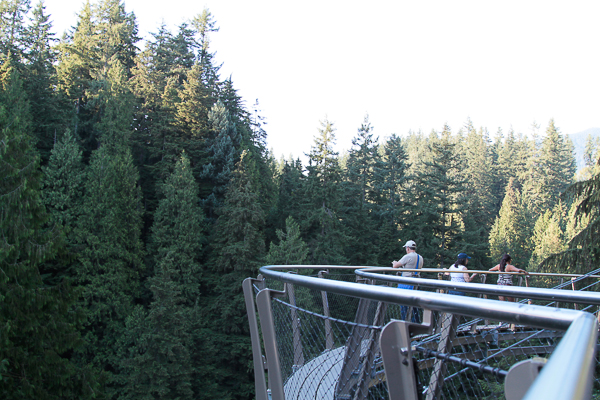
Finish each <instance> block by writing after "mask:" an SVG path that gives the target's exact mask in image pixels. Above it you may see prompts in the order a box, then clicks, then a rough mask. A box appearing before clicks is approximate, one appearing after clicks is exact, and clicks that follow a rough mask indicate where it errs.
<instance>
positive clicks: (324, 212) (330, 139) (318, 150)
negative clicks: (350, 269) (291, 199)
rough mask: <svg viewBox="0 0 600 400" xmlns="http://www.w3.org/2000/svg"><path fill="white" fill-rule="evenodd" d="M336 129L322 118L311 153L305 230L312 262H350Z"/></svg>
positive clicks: (305, 200)
mask: <svg viewBox="0 0 600 400" xmlns="http://www.w3.org/2000/svg"><path fill="white" fill-rule="evenodd" d="M334 144H335V128H334V126H333V123H332V122H330V121H329V120H324V121H321V128H320V129H319V135H317V136H316V137H315V140H314V144H313V146H312V147H311V150H310V153H309V154H308V157H309V163H308V166H307V170H308V176H307V179H306V185H304V192H303V205H302V214H301V218H300V220H301V221H302V226H301V229H302V231H303V234H304V237H306V241H307V244H308V246H309V248H310V255H309V261H310V263H311V264H320V265H327V264H332V265H335V264H339V265H343V264H346V262H347V260H346V257H345V244H346V240H347V234H346V232H345V231H344V227H343V225H342V224H341V223H340V208H341V200H342V192H341V188H340V180H341V167H340V165H339V163H338V153H337V152H335V151H334V149H333V145H334Z"/></svg>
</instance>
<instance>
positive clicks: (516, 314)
mask: <svg viewBox="0 0 600 400" xmlns="http://www.w3.org/2000/svg"><path fill="white" fill-rule="evenodd" d="M261 272H263V273H264V272H267V271H266V270H264V269H263V270H261ZM438 273H439V272H438ZM277 274H279V275H276V274H274V273H271V272H268V276H267V277H266V278H262V279H258V280H255V281H254V282H253V286H249V285H248V287H249V288H251V290H250V289H248V288H247V287H246V286H245V288H244V289H245V294H246V296H247V298H246V304H247V307H249V302H252V307H251V308H248V312H249V321H250V324H251V331H253V329H254V332H253V353H258V356H257V354H255V375H259V376H257V377H256V379H257V380H256V385H257V399H263V398H264V399H265V400H266V399H267V398H269V396H272V398H273V399H288V400H290V399H388V398H393V399H395V398H407V399H409V398H410V399H481V398H486V399H504V398H507V399H520V398H523V396H524V395H525V393H526V392H527V390H528V389H529V388H530V386H531V385H532V383H533V382H534V381H536V376H537V375H538V374H539V373H540V371H542V370H544V369H546V370H550V369H551V368H550V367H544V366H545V365H546V363H547V361H548V360H549V358H550V356H551V355H552V354H553V353H554V352H555V350H556V349H557V347H558V346H559V344H560V343H561V339H562V338H563V337H564V336H565V331H566V330H567V328H568V326H570V324H571V323H572V322H573V321H574V319H575V318H576V317H577V316H581V315H590V316H591V314H589V312H593V313H596V314H597V312H598V311H597V310H598V304H600V296H599V295H598V294H597V293H594V292H595V291H596V290H597V287H598V280H597V278H591V279H587V280H585V279H581V280H574V281H571V278H569V280H568V282H565V280H564V279H563V282H562V284H563V286H564V287H567V286H568V285H571V287H569V293H570V292H573V287H577V291H581V290H585V291H589V292H590V293H589V294H588V295H587V296H588V297H589V299H592V300H588V301H591V302H592V303H591V304H585V303H582V301H583V300H582V299H580V298H578V299H575V301H573V302H567V301H566V300H565V299H564V298H560V299H559V300H560V301H556V300H555V299H554V298H546V300H544V297H543V295H541V294H539V293H537V294H536V296H537V297H534V296H533V294H535V293H534V289H529V288H527V287H524V288H522V289H523V290H525V291H529V292H527V293H528V296H531V297H532V298H528V297H523V293H525V292H521V293H520V294H521V296H520V297H519V299H520V300H519V301H521V302H522V303H521V304H519V303H508V302H499V301H497V300H493V301H492V300H489V299H488V300H486V299H485V298H484V297H486V296H488V294H485V293H483V292H481V293H477V292H476V291H473V293H466V296H458V295H448V294H441V293H443V292H444V289H441V288H439V287H438V288H436V287H435V286H426V285H424V283H429V282H431V281H433V280H430V279H425V278H421V280H420V281H419V285H418V286H416V287H415V290H407V289H398V288H396V286H397V284H398V283H397V282H394V280H397V281H402V280H403V279H404V278H399V277H395V276H393V277H392V276H385V275H383V274H380V275H377V279H369V278H365V277H364V276H360V274H355V273H354V272H353V271H348V270H347V269H346V270H344V269H342V268H341V267H339V268H332V267H330V268H321V269H318V267H317V269H315V267H314V266H313V267H310V269H309V267H306V268H305V270H304V271H302V269H300V268H299V269H298V274H289V273H288V274H282V273H277ZM432 274H433V273H432ZM291 275H296V277H293V276H291ZM423 275H424V273H423V272H422V276H423ZM436 275H437V274H436ZM434 276H435V275H434ZM438 277H439V276H438ZM357 280H358V282H359V284H356V283H354V282H355V281H357ZM435 280H437V277H436V279H435ZM404 281H405V282H404V284H405V285H406V284H407V283H411V282H410V279H409V280H408V281H406V279H404ZM437 284H440V283H439V281H438V283H437ZM442 284H443V283H442ZM446 284H448V283H446ZM245 285H246V283H245ZM558 285H560V282H559V283H558ZM575 285H579V286H575ZM486 286H491V285H489V284H488V285H486ZM494 286H495V285H494ZM487 289H488V290H489V288H487ZM499 290H500V291H502V288H500V289H499ZM558 291H560V292H566V290H565V289H554V291H553V292H552V293H555V292H558ZM498 293H500V292H496V294H498ZM569 293H567V294H569ZM546 295H547V294H546ZM594 296H595V298H596V300H595V301H596V303H593V297H594ZM254 297H256V302H254V300H253V298H254ZM515 297H516V296H515ZM482 302H483V303H482ZM483 304H485V305H483ZM557 304H558V305H560V308H558V307H557ZM255 305H256V306H257V307H258V314H257V313H256V309H255V308H254V307H255ZM568 308H570V309H568ZM557 310H558V311H557ZM586 311H587V312H586ZM252 314H253V315H254V320H255V322H254V324H255V325H256V326H255V327H253V326H252V325H253V322H252V321H253V318H251V315H252ZM580 314H581V315H580ZM257 315H258V316H259V318H256V317H257ZM596 318H597V317H596ZM596 318H591V320H592V321H593V323H594V324H595V326H594V330H593V336H594V337H593V341H594V343H593V344H594V345H593V346H591V353H592V355H593V356H594V355H595V348H596V335H597V324H596ZM588 319H590V318H588ZM567 320H568V322H566V321H567ZM258 321H260V323H258ZM259 326H260V329H261V330H260V333H259ZM586 326H587V325H586ZM589 330H590V329H589V328H588V331H589ZM587 334H588V335H592V333H590V332H587ZM571 335H572V334H571ZM569 344H571V340H569ZM581 346H583V345H581ZM563 347H565V346H563ZM586 351H587V352H588V353H589V352H590V349H587V350H586ZM263 354H264V356H263ZM570 361H573V359H571V360H570ZM590 363H591V365H592V367H589V368H587V369H586V368H585V367H584V366H578V367H577V368H580V367H581V368H583V369H582V370H583V371H584V372H582V374H587V373H589V374H590V379H589V386H590V388H589V393H590V394H591V393H600V383H599V382H598V380H596V379H593V378H592V377H593V370H594V369H595V368H596V366H597V365H598V360H597V359H594V361H593V362H590ZM583 364H585V363H583ZM265 371H266V372H267V373H266V374H265ZM513 371H514V372H513ZM586 371H587V372H586ZM589 371H591V372H589ZM260 375H262V377H260ZM525 376H526V378H523V377H525ZM517 378H520V380H519V379H517ZM515 379H517V380H515ZM592 386H593V387H592ZM267 387H268V388H269V389H267ZM532 390H533V388H532ZM539 390H541V389H539ZM269 392H270V393H269ZM263 396H264V397H263ZM587 396H588V397H585V396H584V397H564V398H589V394H588V395H587ZM532 398H535V397H532Z"/></svg>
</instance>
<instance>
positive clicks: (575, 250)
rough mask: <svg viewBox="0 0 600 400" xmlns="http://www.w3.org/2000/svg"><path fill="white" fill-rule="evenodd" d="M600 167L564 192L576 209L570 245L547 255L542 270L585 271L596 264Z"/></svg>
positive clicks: (599, 251)
mask: <svg viewBox="0 0 600 400" xmlns="http://www.w3.org/2000/svg"><path fill="white" fill-rule="evenodd" d="M598 167H600V164H598V163H597V164H596V168H598ZM597 171H598V169H596V170H595V173H594V175H593V176H592V177H591V178H590V179H588V180H585V181H582V182H576V183H574V184H572V185H570V186H569V187H568V188H567V190H566V191H565V195H564V196H565V198H566V200H567V201H568V202H572V204H573V209H574V211H572V221H570V222H569V231H568V235H569V241H568V243H567V248H566V249H564V250H563V251H561V252H559V253H556V254H553V255H551V256H549V257H547V258H546V259H545V260H544V261H543V262H542V263H541V264H540V266H539V268H540V270H550V271H561V272H570V273H578V274H582V273H586V272H589V271H590V270H593V269H596V268H597V265H598V260H600V241H599V240H598V238H599V237H600V235H599V233H600V216H599V213H598V210H599V209H600V208H599V205H600V174H598V173H597Z"/></svg>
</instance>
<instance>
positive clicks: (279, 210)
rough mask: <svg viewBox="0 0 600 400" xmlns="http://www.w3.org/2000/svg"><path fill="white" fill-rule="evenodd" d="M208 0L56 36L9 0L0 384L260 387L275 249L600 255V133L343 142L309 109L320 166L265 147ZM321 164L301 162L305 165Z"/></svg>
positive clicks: (95, 6) (213, 394)
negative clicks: (145, 25)
mask: <svg viewBox="0 0 600 400" xmlns="http://www.w3.org/2000/svg"><path fill="white" fill-rule="evenodd" d="M217 30H218V26H217V23H216V19H215V17H214V16H213V15H211V13H210V11H209V10H207V9H205V10H204V11H203V12H202V13H200V14H198V15H196V16H194V17H193V18H192V19H191V20H189V21H188V22H187V23H184V24H182V25H180V26H179V27H178V28H177V29H176V30H174V31H171V30H170V29H168V28H167V27H166V26H164V25H163V26H159V27H157V29H156V31H155V32H154V33H153V34H152V35H151V37H148V38H145V39H146V40H145V43H144V46H143V48H142V45H141V43H142V38H140V37H139V36H138V27H137V22H136V18H135V15H134V14H133V13H128V12H126V11H125V4H124V2H123V1H121V0H97V1H96V2H94V3H91V2H89V1H88V2H85V3H84V4H83V5H82V8H81V11H80V13H79V14H78V16H77V19H76V21H74V25H73V28H72V30H70V31H69V32H67V33H66V34H65V35H63V37H61V38H57V37H56V34H55V33H53V28H52V18H51V16H50V15H48V14H47V13H46V11H45V8H44V5H43V3H42V2H40V3H37V4H35V5H34V4H32V3H31V2H30V0H1V1H0V177H1V179H0V237H1V242H0V397H1V398H2V399H6V400H10V399H19V400H21V399H140V400H141V399H145V400H146V399H252V398H253V397H254V381H253V370H252V360H251V358H252V354H251V345H250V338H249V333H248V326H247V319H246V314H245V306H244V301H243V296H242V285H241V284H242V281H243V280H244V279H245V278H247V277H256V275H257V274H258V268H259V267H260V266H262V265H266V264H310V265H319V264H333V265H373V266H390V262H391V261H392V260H394V259H398V257H399V256H401V255H402V251H403V248H402V247H401V246H402V244H403V243H404V242H405V241H406V240H409V239H411V240H415V241H416V242H417V244H418V251H419V253H420V254H421V255H422V256H423V257H424V260H425V267H429V268H439V267H441V268H443V267H448V266H449V265H451V264H452V263H453V261H454V260H455V257H456V254H457V253H459V252H467V253H468V254H469V255H471V257H472V260H471V264H470V268H471V269H488V268H490V267H492V266H494V265H495V264H496V263H497V261H498V259H499V258H500V256H501V255H502V254H503V253H505V252H509V253H510V254H511V255H512V256H513V260H514V263H515V264H516V265H517V266H518V267H520V268H525V269H527V270H529V271H550V272H556V271H561V272H574V273H585V272H587V271H590V270H592V269H594V268H595V266H597V265H598V262H597V260H598V257H600V254H599V247H598V243H597V239H596V238H597V237H600V236H599V235H597V232H598V223H599V219H598V204H599V201H600V199H599V198H598V197H599V196H600V177H599V175H598V165H597V161H596V160H597V158H598V154H597V151H598V147H599V146H598V143H597V142H595V141H593V140H591V138H590V139H589V140H588V143H587V146H586V155H585V160H586V167H585V168H584V170H582V171H579V172H578V171H576V164H575V157H574V153H573V145H572V143H571V141H570V140H569V139H568V137H567V136H566V135H565V134H563V133H562V132H561V131H560V129H559V126H558V121H557V122H556V123H555V121H553V120H551V121H548V122H547V125H546V126H543V127H534V129H533V134H529V135H524V134H522V133H517V132H513V131H507V132H503V131H502V130H498V131H495V132H489V131H488V129H487V128H485V127H475V126H473V124H472V123H471V122H470V121H468V120H467V121H466V122H465V124H464V126H462V127H459V128H458V129H457V128H456V127H455V129H451V127H449V126H442V127H439V130H433V131H431V132H427V133H423V132H408V133H407V134H405V135H402V136H400V135H397V134H392V133H391V132H386V133H385V135H386V136H382V137H378V136H375V133H374V132H375V131H374V128H373V126H372V125H371V122H370V121H369V117H368V116H365V117H364V122H363V123H362V124H361V125H360V126H358V127H357V130H356V134H355V136H354V139H353V140H352V143H351V146H349V147H350V150H349V151H347V152H345V153H344V154H339V153H337V152H336V151H334V145H335V143H336V142H335V141H336V128H335V123H334V121H329V120H327V119H324V120H322V121H315V126H316V128H315V132H306V135H313V136H314V141H313V144H312V146H311V147H310V149H307V153H306V157H307V161H306V162H304V163H303V162H302V161H301V159H300V158H298V159H283V158H281V159H277V158H276V157H275V156H274V155H273V154H272V152H271V151H270V150H269V149H268V148H267V133H266V130H265V125H264V118H263V116H261V115H260V111H258V110H259V107H258V103H257V102H252V104H251V105H248V103H247V102H246V101H245V99H242V98H241V97H240V96H239V95H238V92H237V90H236V88H235V85H234V82H233V81H232V79H231V78H227V77H222V76H221V75H220V72H219V69H220V68H219V65H218V64H217V63H216V61H215V59H214V58H215V56H214V55H215V49H212V48H211V46H210V37H211V34H213V33H214V32H216V31H217ZM304 164H306V165H304Z"/></svg>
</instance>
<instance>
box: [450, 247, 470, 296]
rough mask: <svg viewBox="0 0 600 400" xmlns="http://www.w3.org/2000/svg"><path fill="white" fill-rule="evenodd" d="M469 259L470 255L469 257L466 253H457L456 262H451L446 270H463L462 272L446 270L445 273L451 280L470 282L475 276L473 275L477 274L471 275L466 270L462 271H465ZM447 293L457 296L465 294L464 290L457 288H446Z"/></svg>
mask: <svg viewBox="0 0 600 400" xmlns="http://www.w3.org/2000/svg"><path fill="white" fill-rule="evenodd" d="M470 259H471V257H469V256H468V255H467V253H459V254H458V256H457V257H456V262H455V263H454V264H452V265H451V266H450V268H448V271H463V273H462V274H459V273H458V272H446V275H450V281H451V282H461V283H465V282H471V281H472V280H473V278H475V276H477V274H473V275H471V276H469V273H468V272H464V271H467V264H468V263H469V260H470ZM448 294H455V295H458V296H466V294H465V292H460V291H458V290H448Z"/></svg>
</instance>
